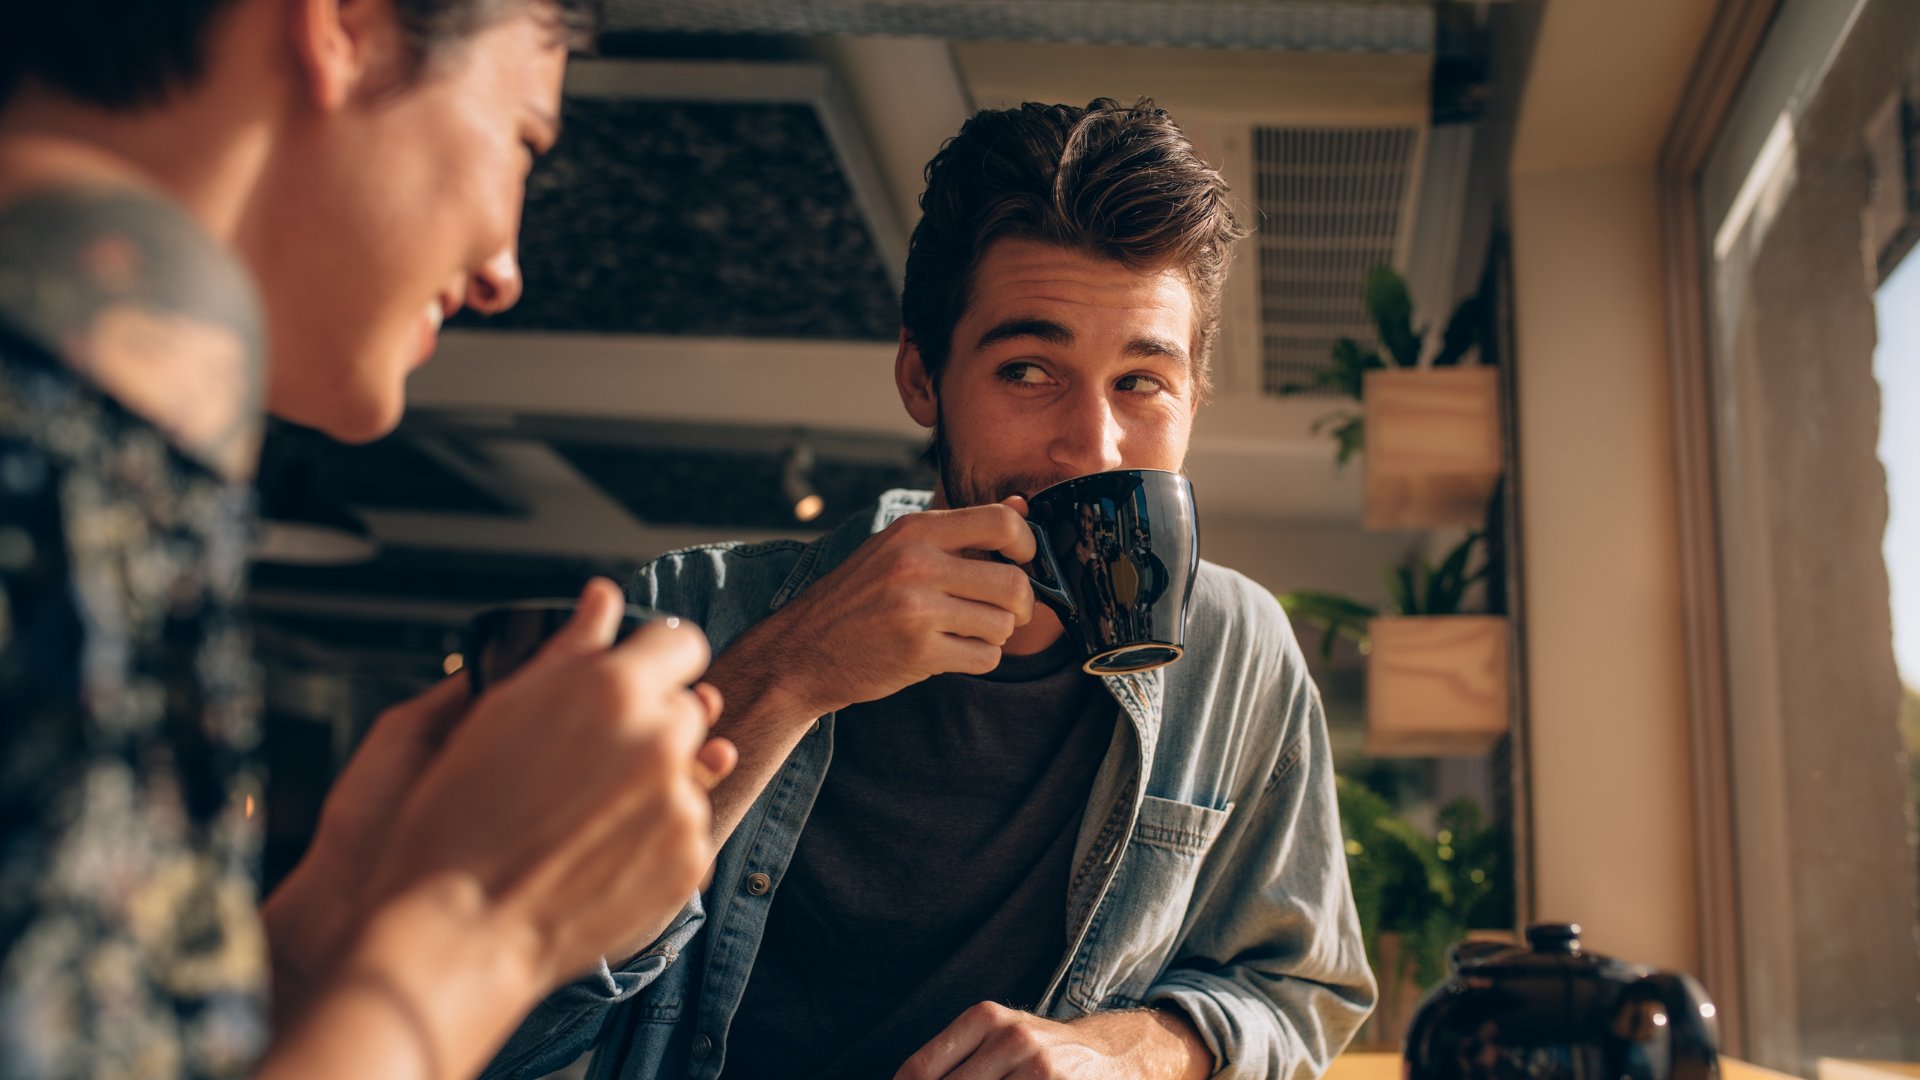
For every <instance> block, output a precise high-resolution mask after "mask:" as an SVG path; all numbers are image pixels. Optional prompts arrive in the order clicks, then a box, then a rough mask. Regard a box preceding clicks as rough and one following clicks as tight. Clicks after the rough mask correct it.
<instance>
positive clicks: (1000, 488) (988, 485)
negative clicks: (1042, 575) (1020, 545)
mask: <svg viewBox="0 0 1920 1080" xmlns="http://www.w3.org/2000/svg"><path fill="white" fill-rule="evenodd" d="M935 409H936V413H935V416H934V421H933V439H932V441H930V442H929V443H928V444H927V452H926V455H925V460H926V462H927V463H928V464H929V465H932V466H933V467H934V470H935V471H936V472H937V473H938V474H939V476H940V491H941V493H942V494H943V495H945V496H946V502H947V508H948V509H950V510H961V509H965V508H966V507H969V506H986V505H988V504H990V503H997V502H999V501H1001V500H1002V499H1005V498H1007V497H1008V496H1010V495H1032V494H1033V493H1034V492H1037V491H1039V490H1041V489H1042V488H1047V487H1052V486H1053V485H1054V484H1056V483H1059V482H1060V481H1061V480H1066V479H1069V478H1068V477H1065V476H1058V477H1053V476H1049V475H1047V474H1043V473H1019V474H1014V475H1012V476H1003V477H992V478H987V477H981V476H977V475H975V474H974V472H973V471H972V470H970V469H967V468H964V467H963V466H961V465H960V464H959V462H957V461H955V460H954V455H953V443H952V442H951V441H949V440H948V439H947V422H946V416H945V414H944V413H940V412H938V411H937V410H938V409H939V406H938V405H936V406H935Z"/></svg>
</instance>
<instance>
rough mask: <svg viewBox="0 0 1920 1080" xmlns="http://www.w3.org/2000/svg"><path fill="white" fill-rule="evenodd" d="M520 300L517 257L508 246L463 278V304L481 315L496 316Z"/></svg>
mask: <svg viewBox="0 0 1920 1080" xmlns="http://www.w3.org/2000/svg"><path fill="white" fill-rule="evenodd" d="M519 300H520V260H519V258H518V257H517V256H516V254H515V253H514V249H513V248H511V247H509V248H506V249H504V250H502V251H501V252H500V254H498V255H495V256H494V257H493V258H491V259H488V260H487V261H486V264H485V265H484V266H482V267H481V268H480V272H479V273H477V274H474V275H473V276H472V277H471V278H469V279H467V296H466V304H467V306H468V307H470V308H472V309H473V310H475V311H478V312H480V313H481V314H484V315H498V314H499V313H501V312H503V311H505V310H507V309H508V308H510V307H512V306H513V305H514V304H515V303H517V302H519Z"/></svg>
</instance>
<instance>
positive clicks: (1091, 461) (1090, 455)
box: [1052, 388, 1123, 476]
mask: <svg viewBox="0 0 1920 1080" xmlns="http://www.w3.org/2000/svg"><path fill="white" fill-rule="evenodd" d="M1065 412H1066V415H1065V416H1063V417H1062V418H1061V424H1060V427H1059V429H1058V431H1057V433H1056V435H1055V437H1054V441H1053V451H1052V456H1053V460H1054V463H1055V464H1057V465H1060V466H1063V467H1065V468H1066V469H1069V470H1071V471H1072V474H1073V475H1075V476H1081V475H1084V474H1086V473H1096V472H1105V471H1107V470H1108V469H1117V468H1119V467H1120V466H1121V465H1122V464H1123V463H1122V462H1121V460H1120V436H1121V430H1120V421H1119V418H1118V417H1116V416H1115V415H1114V413H1113V403H1112V402H1110V401H1108V400H1107V395H1106V394H1105V392H1104V388H1100V391H1099V392H1089V393H1077V394H1075V395H1073V397H1072V398H1071V399H1070V400H1069V401H1068V402H1067V403H1066V410H1065Z"/></svg>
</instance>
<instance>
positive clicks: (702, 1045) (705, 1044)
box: [693, 1032, 713, 1057]
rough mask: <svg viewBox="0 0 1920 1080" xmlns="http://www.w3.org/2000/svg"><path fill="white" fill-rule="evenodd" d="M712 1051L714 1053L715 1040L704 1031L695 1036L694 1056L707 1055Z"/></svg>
mask: <svg viewBox="0 0 1920 1080" xmlns="http://www.w3.org/2000/svg"><path fill="white" fill-rule="evenodd" d="M711 1053H713V1040H712V1039H711V1038H709V1037H707V1035H706V1034H705V1033H704V1032H703V1033H701V1034H699V1035H696V1036H694V1039H693V1056H694V1057H706V1056H707V1055H708V1054H711Z"/></svg>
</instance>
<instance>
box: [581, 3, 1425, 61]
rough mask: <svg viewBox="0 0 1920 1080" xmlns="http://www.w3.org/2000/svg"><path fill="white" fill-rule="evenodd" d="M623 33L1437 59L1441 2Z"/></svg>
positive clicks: (1107, 7)
mask: <svg viewBox="0 0 1920 1080" xmlns="http://www.w3.org/2000/svg"><path fill="white" fill-rule="evenodd" d="M607 26H608V28H609V29H612V30H616V31H618V30H654V31H662V30H677V31H693V32H717V33H733V34H802V35H812V34H891V35H917V36H925V37H945V38H956V39H961V40H978V39H993V40H1001V41H1057V42H1093V43H1098V44H1107V45H1187V46H1205V47H1214V48H1240V49H1291V50H1303V51H1314V52H1323V51H1347V52H1429V51H1431V50H1432V49H1433V42H1434V12H1433V4H1432V3H1431V2H1429V0H1044V2H1036V0H890V2H884V3H880V2H875V0H612V2H611V3H610V4H608V7H607Z"/></svg>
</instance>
